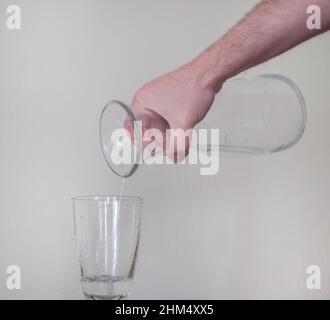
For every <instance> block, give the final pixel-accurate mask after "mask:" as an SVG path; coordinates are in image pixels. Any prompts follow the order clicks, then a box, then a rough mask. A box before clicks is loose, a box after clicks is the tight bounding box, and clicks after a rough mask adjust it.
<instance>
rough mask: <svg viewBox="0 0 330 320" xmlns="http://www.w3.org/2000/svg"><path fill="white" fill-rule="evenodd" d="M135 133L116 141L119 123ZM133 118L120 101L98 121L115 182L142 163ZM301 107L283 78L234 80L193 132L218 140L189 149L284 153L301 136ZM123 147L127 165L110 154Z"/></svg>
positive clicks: (138, 132) (298, 96)
mask: <svg viewBox="0 0 330 320" xmlns="http://www.w3.org/2000/svg"><path fill="white" fill-rule="evenodd" d="M125 121H126V122H127V121H128V122H129V123H130V125H131V127H132V128H134V139H132V138H131V136H130V134H129V133H128V132H127V136H126V137H124V138H123V137H121V138H120V139H119V138H118V137H117V136H116V134H115V132H116V130H117V129H123V128H124V122H125ZM135 123H136V119H135V116H134V114H133V112H132V110H131V109H130V107H129V106H127V105H126V104H124V103H123V102H120V101H117V100H113V101H110V102H109V103H108V104H107V105H106V106H105V107H104V108H103V111H102V115H101V118H100V126H99V133H100V142H101V147H102V151H103V154H104V157H105V159H106V161H107V163H108V165H109V166H110V168H111V170H112V171H113V172H114V173H116V174H117V175H119V176H120V177H125V178H127V177H129V176H131V175H132V174H133V173H134V172H135V171H136V169H137V168H138V166H139V164H140V163H141V159H142V152H143V147H142V146H143V143H142V140H143V137H142V131H141V130H139V128H138V126H136V125H134V124H135ZM305 126H306V107H305V101H304V98H303V95H302V93H301V91H300V90H299V88H298V87H297V85H296V84H295V83H294V82H293V81H292V80H290V79H288V78H287V77H285V76H282V75H276V74H265V75H258V76H251V77H245V78H235V79H231V80H228V81H226V82H225V84H224V85H223V87H222V89H221V91H220V92H219V94H218V95H217V96H216V98H215V101H214V103H213V106H212V108H211V110H210V111H209V113H208V114H207V115H206V117H205V118H204V119H203V121H201V122H200V123H199V124H198V125H197V126H196V127H195V128H196V129H208V130H211V129H218V135H219V139H217V143H216V144H214V143H212V142H207V143H200V141H198V143H197V144H191V146H192V147H194V148H196V147H197V148H198V150H199V151H202V152H208V151H210V150H212V149H217V150H219V153H220V155H221V154H223V155H226V154H227V155H232V156H236V155H261V154H269V153H273V152H277V151H282V150H286V149H288V148H290V147H292V146H294V145H295V144H296V143H297V142H298V141H299V140H300V139H301V137H302V136H303V133H304V130H305ZM123 144H127V145H128V146H129V148H131V149H132V150H131V151H132V155H133V156H132V158H131V161H129V162H128V163H120V162H118V161H116V160H115V159H114V157H113V151H114V150H115V149H116V148H117V147H118V146H122V145H123Z"/></svg>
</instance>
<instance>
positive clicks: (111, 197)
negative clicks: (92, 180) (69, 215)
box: [71, 194, 143, 202]
mask: <svg viewBox="0 0 330 320" xmlns="http://www.w3.org/2000/svg"><path fill="white" fill-rule="evenodd" d="M71 200H72V201H109V200H112V201H113V200H119V201H139V202H143V199H142V198H141V197H137V196H128V195H117V194H113V195H89V196H75V197H72V198H71Z"/></svg>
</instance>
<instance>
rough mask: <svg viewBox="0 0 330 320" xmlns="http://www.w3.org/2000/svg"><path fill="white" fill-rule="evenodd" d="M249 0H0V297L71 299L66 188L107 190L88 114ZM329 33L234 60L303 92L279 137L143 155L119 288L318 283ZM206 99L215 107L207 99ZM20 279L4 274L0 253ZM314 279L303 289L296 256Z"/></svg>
mask: <svg viewBox="0 0 330 320" xmlns="http://www.w3.org/2000/svg"><path fill="white" fill-rule="evenodd" d="M255 3H256V1H253V0H248V1H247V0H244V1H243V0H230V1H229V0H228V1H225V0H222V1H221V0H208V1H201V0H199V1H197V0H194V1H187V0H179V1H178V0H175V1H174V0H169V1H159V0H158V1H154V0H139V1H128V0H125V1H123V0H121V1H119V0H118V1H106V0H93V1H92V0H85V1H83V0H79V1H78V0H77V1H73V0H70V1H67V0H66V1H64V0H61V1H59V0H56V1H55V0H39V1H38V0H28V1H22V0H19V1H18V0H17V1H15V4H18V5H20V6H21V9H22V30H21V31H9V30H7V29H6V25H5V23H6V8H7V6H8V5H10V4H13V3H12V2H11V1H9V0H1V3H0V298H4V299H7V298H12V299H18V298H23V299H34V298H41V299H80V298H82V294H81V288H80V283H79V267H78V264H77V261H76V257H75V253H74V241H73V239H72V238H73V236H72V204H71V201H70V198H71V197H72V196H75V195H85V194H110V193H118V192H119V184H120V181H119V180H118V179H117V178H116V177H115V176H114V175H113V174H112V173H111V171H110V170H109V169H108V168H107V165H106V163H105V161H104V159H103V156H102V153H101V150H100V146H99V141H98V120H99V115H100V112H101V109H102V107H103V105H104V104H105V103H106V102H107V101H108V100H110V99H114V98H117V99H120V100H123V101H125V102H127V103H129V102H130V100H131V98H132V96H133V94H134V92H135V90H136V89H138V88H139V87H140V86H141V85H142V84H143V83H144V82H145V81H147V80H150V79H152V78H154V77H156V76H157V75H160V74H162V73H164V72H167V71H169V70H172V69H173V68H176V67H178V66H180V65H181V64H183V63H185V62H187V61H189V60H190V59H192V58H193V57H194V56H196V55H197V54H198V53H200V52H201V51H202V50H204V49H205V48H206V47H208V46H209V45H210V44H211V43H212V42H214V41H215V40H216V39H217V38H219V37H220V36H221V35H222V34H224V33H225V32H226V31H227V30H228V29H229V28H230V27H231V26H232V25H233V24H234V23H236V22H237V21H238V20H239V19H240V18H241V17H242V16H243V15H244V14H245V13H246V12H247V11H248V10H250V9H251V8H252V7H253V5H254V4H255ZM329 40H330V35H329V34H326V35H323V36H320V37H318V38H317V39H313V40H312V41H310V42H308V43H305V44H303V45H301V46H300V47H298V48H296V49H294V50H293V51H291V52H289V53H287V54H285V55H283V56H281V57H279V58H276V59H275V60H272V61H271V62H268V63H266V64H264V65H262V66H260V67H258V68H257V69H254V70H250V71H249V72H248V74H258V73H267V72H269V73H281V74H284V75H286V76H288V77H290V78H292V79H293V80H294V81H295V82H296V83H297V84H298V86H299V87H300V88H301V90H302V91H303V93H304V95H305V98H306V102H307V108H308V126H307V130H306V132H305V135H304V137H303V139H302V141H301V142H300V143H299V144H298V145H297V146H296V147H295V148H293V149H291V150H288V151H285V152H282V153H278V154H273V155H271V156H264V157H255V158H250V159H228V158H224V159H221V169H220V172H219V174H218V175H216V176H212V177H202V176H200V175H199V170H198V167H192V166H190V167H189V166H176V167H173V166H153V167H142V168H140V169H139V171H138V172H137V173H136V175H135V176H134V177H133V178H131V179H129V180H128V181H127V182H126V191H125V192H126V193H127V194H131V195H139V196H142V197H143V198H144V201H145V208H144V212H143V230H142V231H143V232H142V241H141V248H140V255H139V260H138V266H137V270H136V276H135V282H134V288H133V292H132V298H141V299H147V298H151V299H157V298H164V299H167V298H173V299H176V298H183V299H186V298H187V299H190V298H193V299H206V298H210V299H222V298H249V299H250V298H251V299H254V298H284V299H287V298H308V299H312V298H330V233H329V228H330V215H329V207H330V197H329V190H330V166H329V163H330V140H329V139H330V127H329V119H330V106H329V100H330V90H329V76H330V60H329V55H330V41H329ZM214 107H215V108H216V107H217V106H214ZM11 264H17V265H19V266H20V267H21V269H22V290H21V291H9V290H8V289H7V288H6V279H7V275H6V267H7V266H8V265H11ZM311 264H316V265H319V266H320V267H321V270H322V290H320V291H310V290H308V289H307V288H306V279H307V275H306V268H307V266H309V265H311Z"/></svg>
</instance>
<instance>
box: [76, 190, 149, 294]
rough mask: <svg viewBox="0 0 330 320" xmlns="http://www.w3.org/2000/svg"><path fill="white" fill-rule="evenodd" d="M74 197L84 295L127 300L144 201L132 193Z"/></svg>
mask: <svg viewBox="0 0 330 320" xmlns="http://www.w3.org/2000/svg"><path fill="white" fill-rule="evenodd" d="M72 200H73V212H74V233H75V240H76V249H77V253H78V256H79V263H80V267H81V283H82V289H83V293H84V295H85V297H86V298H87V299H91V300H120V299H125V298H126V297H127V296H128V295H129V292H130V289H131V284H132V281H133V276H134V268H135V263H136V258H137V252H138V244H139V234H140V223H141V211H142V206H143V200H142V199H141V198H138V197H130V196H86V197H75V198H73V199H72Z"/></svg>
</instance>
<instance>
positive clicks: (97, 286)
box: [81, 276, 132, 300]
mask: <svg viewBox="0 0 330 320" xmlns="http://www.w3.org/2000/svg"><path fill="white" fill-rule="evenodd" d="M131 283H132V279H130V278H124V277H111V276H95V277H82V279H81V284H82V288H83V292H84V295H85V297H86V298H87V299H88V300H124V299H126V298H127V297H128V295H129V291H130V288H131Z"/></svg>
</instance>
